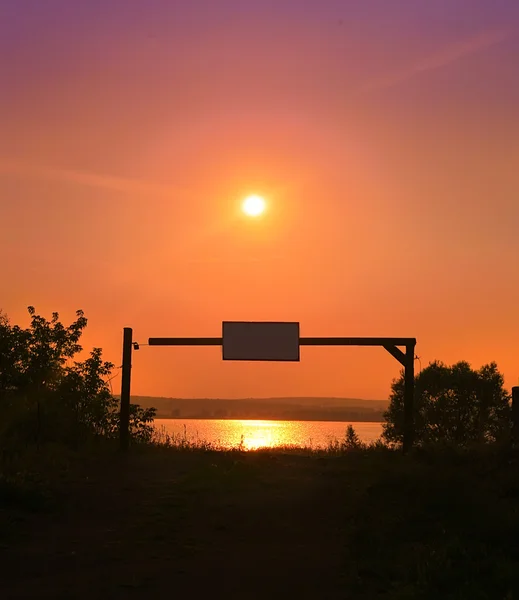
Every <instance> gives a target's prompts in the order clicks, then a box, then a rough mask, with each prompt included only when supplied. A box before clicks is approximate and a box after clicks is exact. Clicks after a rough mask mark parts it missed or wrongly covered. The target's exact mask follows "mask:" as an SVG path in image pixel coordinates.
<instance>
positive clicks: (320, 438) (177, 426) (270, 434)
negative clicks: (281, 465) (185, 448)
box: [155, 419, 382, 450]
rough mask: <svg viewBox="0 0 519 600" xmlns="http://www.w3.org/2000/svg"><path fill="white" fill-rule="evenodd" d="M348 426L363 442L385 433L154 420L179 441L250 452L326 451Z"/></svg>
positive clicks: (340, 426) (336, 425)
mask: <svg viewBox="0 0 519 600" xmlns="http://www.w3.org/2000/svg"><path fill="white" fill-rule="evenodd" d="M348 425H353V427H354V429H355V431H356V432H357V434H358V436H359V438H360V440H361V441H363V442H368V443H369V442H372V441H375V440H377V439H378V438H379V437H380V434H381V433H382V423H369V422H368V423H364V422H357V423H350V422H344V421H267V420H257V421H253V420H238V419H225V420H223V419H222V420H219V419H155V427H156V428H157V429H159V430H163V431H165V432H166V433H168V434H169V435H172V436H174V437H176V438H181V439H184V438H185V439H187V440H188V441H193V442H200V441H204V442H210V443H212V444H217V445H219V446H222V447H224V448H232V447H233V446H237V445H238V444H240V442H241V440H243V444H244V446H245V448H247V449H249V450H252V449H255V448H263V447H267V448H274V447H276V446H286V445H295V446H311V447H312V448H325V447H326V446H328V444H329V443H330V442H333V441H334V440H341V439H343V438H344V435H345V433H346V428H347V427H348Z"/></svg>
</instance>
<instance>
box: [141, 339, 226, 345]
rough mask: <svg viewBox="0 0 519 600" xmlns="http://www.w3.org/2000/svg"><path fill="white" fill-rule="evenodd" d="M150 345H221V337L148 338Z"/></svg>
mask: <svg viewBox="0 0 519 600" xmlns="http://www.w3.org/2000/svg"><path fill="white" fill-rule="evenodd" d="M148 344H149V345H150V346H221V345H222V338H221V337H215V338H212V337H211V338H166V337H164V338H162V337H161V338H150V339H149V340H148Z"/></svg>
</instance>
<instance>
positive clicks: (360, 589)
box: [0, 449, 519, 600]
mask: <svg viewBox="0 0 519 600" xmlns="http://www.w3.org/2000/svg"><path fill="white" fill-rule="evenodd" d="M34 460H35V462H38V460H40V458H37V457H35V459H34ZM48 462H49V461H47V463H48ZM50 462H51V463H52V461H50ZM52 465H53V468H52V469H50V470H49V464H47V465H46V467H45V469H46V470H47V476H46V478H43V479H42V477H41V476H40V477H39V478H36V481H35V480H34V479H35V478H34V476H32V475H30V474H29V473H23V472H22V473H18V474H11V475H9V477H8V478H7V479H5V478H4V480H3V483H2V487H1V488H0V493H2V498H1V503H0V507H1V508H0V525H1V531H0V540H1V544H2V546H1V548H0V569H1V583H0V598H2V599H5V600H7V599H10V598H67V599H73V598H89V599H92V598H107V599H108V598H173V597H179V596H188V597H191V598H206V597H209V598H223V599H228V598H242V599H247V598H261V599H262V600H265V599H268V598H287V599H292V598H299V599H300V598H316V599H325V598H345V599H347V598H368V599H369V598H391V599H393V598H399V599H400V598H435V599H440V598H467V599H474V600H477V599H479V598H492V599H505V598H507V599H512V598H519V595H518V594H519V586H518V580H519V465H518V464H517V462H516V461H514V460H511V459H510V457H509V456H503V455H501V456H491V455H490V454H488V453H486V454H485V456H481V455H478V456H472V455H471V456H460V455H456V456H454V455H444V454H434V455H421V456H413V457H402V456H400V455H399V454H396V453H389V452H387V451H380V450H379V451H370V452H352V453H350V454H349V455H347V456H316V455H306V456H305V455H298V454H295V453H283V452H274V453H272V452H271V453H267V452H259V453H238V452H234V453H223V452H221V453H218V452H203V451H189V450H183V451H178V450H177V451H175V450H163V449H150V450H145V451H139V452H136V451H134V452H132V453H131V454H130V455H129V456H128V457H121V456H118V455H116V454H115V453H101V454H100V455H98V456H97V458H89V459H88V460H86V459H83V460H79V459H73V460H72V462H68V461H64V460H62V459H59V460H58V459H56V460H55V462H54V463H52ZM42 469H43V467H42ZM50 472H52V475H48V473H50ZM13 478H14V479H13Z"/></svg>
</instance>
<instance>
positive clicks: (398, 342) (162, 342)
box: [148, 337, 416, 347]
mask: <svg viewBox="0 0 519 600" xmlns="http://www.w3.org/2000/svg"><path fill="white" fill-rule="evenodd" d="M148 343H149V345H150V346H221V345H222V338H221V337H208V338H167V337H161V338H149V340H148ZM415 344H416V338H392V337H379V338H374V337H373V338H372V337H347V338H346V337H302V338H299V345H300V346H384V347H386V346H414V345H415Z"/></svg>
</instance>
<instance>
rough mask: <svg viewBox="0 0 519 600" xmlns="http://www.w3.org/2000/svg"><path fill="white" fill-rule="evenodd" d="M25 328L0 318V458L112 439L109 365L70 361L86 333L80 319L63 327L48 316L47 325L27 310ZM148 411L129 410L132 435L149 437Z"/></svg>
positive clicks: (94, 356)
mask: <svg viewBox="0 0 519 600" xmlns="http://www.w3.org/2000/svg"><path fill="white" fill-rule="evenodd" d="M28 310H29V315H30V317H31V324H30V326H29V327H28V328H26V329H23V328H21V327H19V326H18V325H11V323H10V322H9V319H8V318H7V316H6V315H4V314H2V315H1V316H0V443H1V444H2V450H3V451H4V452H5V451H8V450H9V449H10V448H15V449H16V448H19V447H23V446H25V445H28V444H31V443H36V444H42V443H49V442H50V443H63V444H65V445H70V446H74V447H77V446H79V445H81V444H82V443H84V442H86V441H90V440H92V439H96V438H104V439H111V438H115V437H117V435H118V427H119V413H118V401H117V399H116V398H114V396H113V395H112V393H111V390H110V387H109V383H108V382H109V378H110V376H111V373H112V371H113V369H114V365H113V364H111V363H109V362H107V361H104V360H103V358H102V352H101V349H100V348H94V349H93V350H92V351H91V352H90V355H89V356H88V357H87V358H85V359H84V360H76V359H77V356H78V354H79V353H80V352H81V351H82V347H81V345H80V344H79V341H80V338H81V334H82V332H83V330H84V328H85V327H86V325H87V319H86V318H85V316H84V314H83V312H82V311H77V313H76V320H75V321H74V322H73V323H71V324H70V325H68V326H65V325H63V324H62V323H61V322H60V320H59V315H58V313H53V315H52V318H51V320H50V321H48V320H46V319H45V318H44V317H42V316H40V315H38V314H36V311H35V309H34V308H33V307H29V309H28ZM153 417H154V410H153V409H152V408H147V409H142V408H140V407H139V406H136V405H132V407H131V435H132V437H133V439H134V440H139V441H146V440H149V439H150V438H151V435H152V431H153V429H152V426H151V423H152V420H153Z"/></svg>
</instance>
